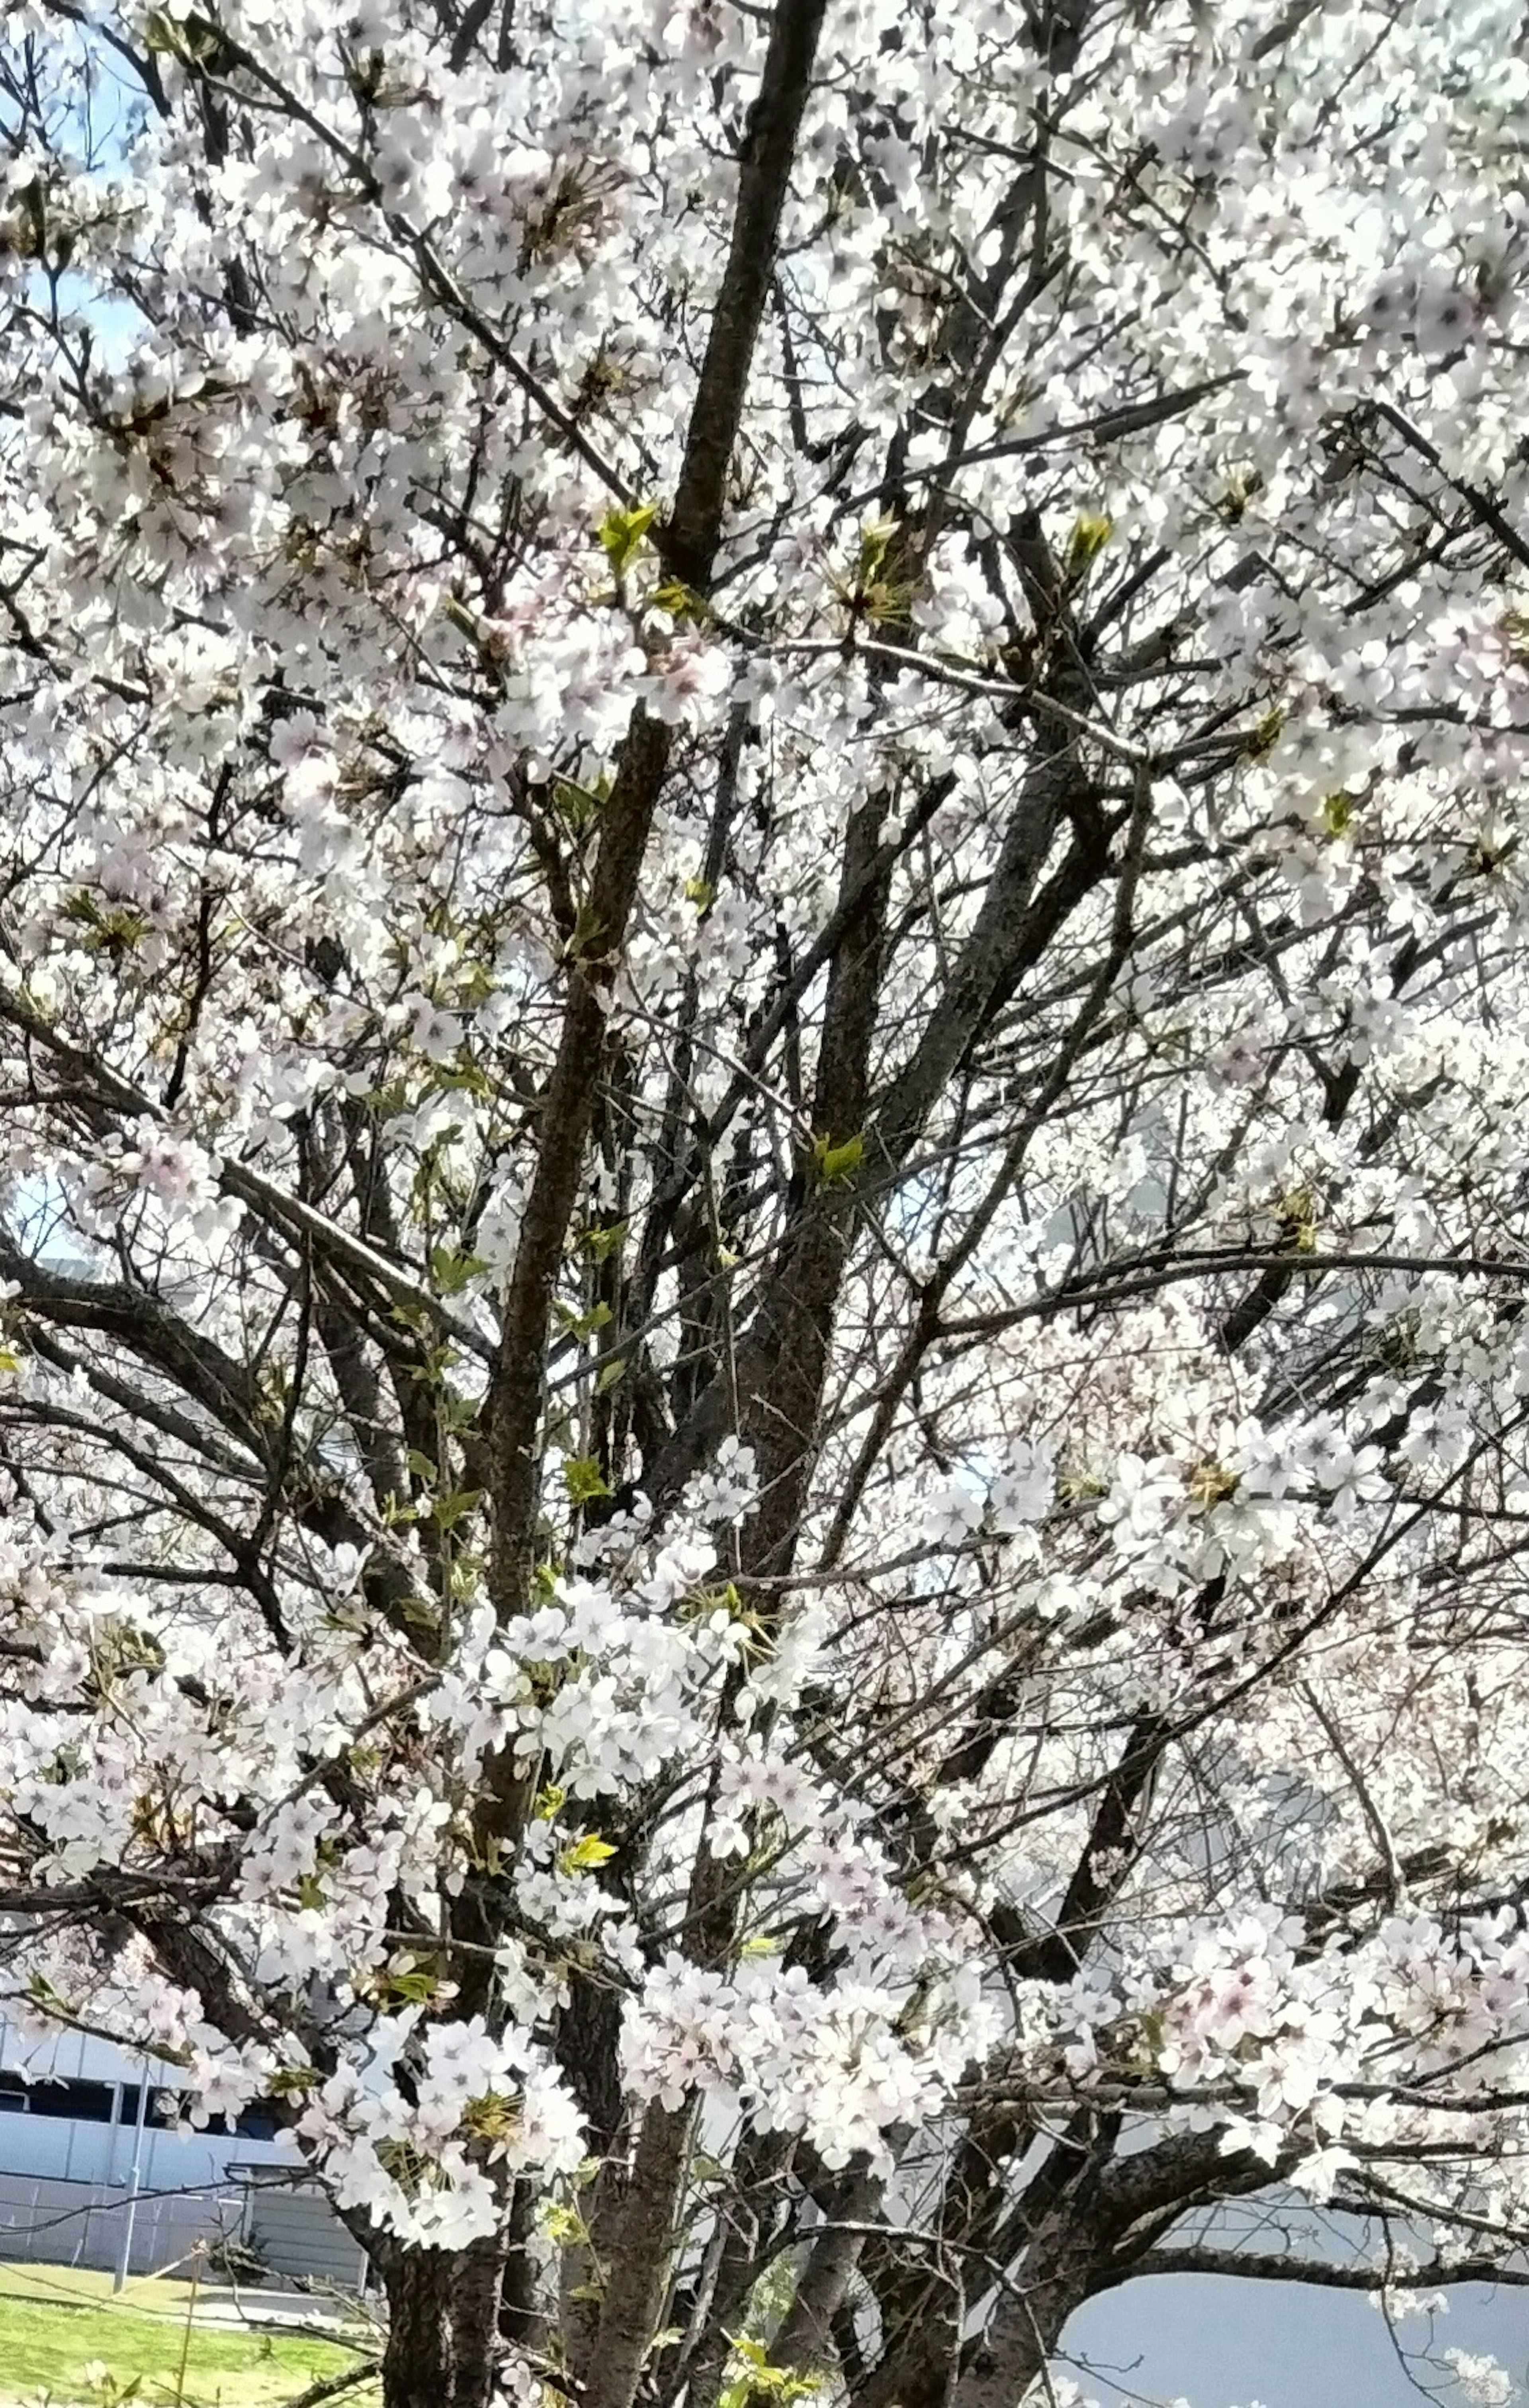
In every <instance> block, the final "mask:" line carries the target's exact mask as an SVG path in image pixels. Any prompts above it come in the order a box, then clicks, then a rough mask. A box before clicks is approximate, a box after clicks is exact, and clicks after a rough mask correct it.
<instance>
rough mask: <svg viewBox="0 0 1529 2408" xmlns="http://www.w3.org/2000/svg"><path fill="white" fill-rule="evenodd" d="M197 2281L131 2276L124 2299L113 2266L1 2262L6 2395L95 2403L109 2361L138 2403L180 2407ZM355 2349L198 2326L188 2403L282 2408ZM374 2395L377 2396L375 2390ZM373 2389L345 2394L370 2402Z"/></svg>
mask: <svg viewBox="0 0 1529 2408" xmlns="http://www.w3.org/2000/svg"><path fill="white" fill-rule="evenodd" d="M190 2287H191V2286H190V2285H189V2284H186V2283H168V2282H160V2281H140V2282H135V2283H130V2284H129V2285H128V2286H127V2288H126V2290H125V2291H124V2292H123V2295H122V2298H121V2300H113V2299H112V2296H111V2279H110V2277H109V2275H106V2274H92V2273H82V2272H78V2271H77V2270H76V2269H75V2268H73V2267H67V2266H0V2402H3V2403H5V2408H12V2403H19V2402H24V2403H27V2408H33V2403H35V2402H36V2401H37V2400H38V2399H39V2398H40V2397H46V2398H48V2399H49V2400H50V2401H52V2402H53V2403H54V2408H64V2403H65V2402H67V2403H69V2408H74V2403H75V2402H77V2401H79V2402H80V2403H83V2408H94V2403H96V2402H100V2401H104V2400H105V2399H107V2398H108V2397H109V2394H108V2393H107V2392H106V2391H105V2390H104V2389H102V2388H94V2389H93V2388H92V2386H91V2384H90V2383H89V2381H88V2380H87V2379H86V2375H85V2370H86V2369H87V2368H88V2367H91V2366H92V2365H93V2364H94V2366H95V2367H96V2368H97V2369H99V2368H100V2367H103V2366H104V2367H105V2368H106V2369H107V2370H108V2372H109V2374H110V2376H111V2378H112V2380H113V2382H114V2383H115V2385H116V2386H117V2388H118V2391H119V2392H120V2391H121V2389H122V2388H123V2386H125V2385H127V2384H129V2383H133V2382H135V2381H136V2382H137V2384H138V2386H139V2389H138V2391H137V2396H136V2401H135V2408H173V2403H174V2402H175V2401H176V2399H177V2396H178V2392H177V2386H178V2380H179V2375H180V2353H181V2349H182V2347H183V2346H184V2343H185V2315H186V2304H187V2300H188V2298H189V2295H190ZM354 2363H355V2353H354V2352H353V2351H352V2350H348V2349H345V2348H343V2347H340V2346H339V2345H337V2344H336V2343H333V2342H325V2341H321V2340H318V2339H316V2338H314V2339H310V2338H309V2336H308V2335H307V2334H301V2335H289V2334H286V2333H262V2332H259V2331H241V2330H237V2329H227V2328H223V2329H219V2328H215V2327H210V2326H207V2325H200V2324H199V2325H196V2326H195V2327H194V2328H193V2330H192V2335H191V2345H190V2348H189V2350H188V2351H187V2354H186V2383H185V2392H184V2403H185V2408H281V2402H282V2401H288V2400H295V2399H296V2397H297V2395H298V2393H299V2392H301V2391H303V2390H305V2389H306V2388H307V2386H309V2385H310V2383H314V2382H316V2381H317V2380H318V2379H319V2377H320V2376H321V2375H330V2374H339V2373H340V2372H343V2370H344V2369H345V2368H346V2367H347V2366H353V2365H354ZM370 2396H374V2395H370ZM368 2397H369V2395H368V2391H367V2390H366V2389H362V2388H359V2387H358V2388H357V2389H356V2390H355V2391H354V2392H348V2393H346V2394H345V2402H346V2408H351V2403H352V2402H353V2403H354V2408H368Z"/></svg>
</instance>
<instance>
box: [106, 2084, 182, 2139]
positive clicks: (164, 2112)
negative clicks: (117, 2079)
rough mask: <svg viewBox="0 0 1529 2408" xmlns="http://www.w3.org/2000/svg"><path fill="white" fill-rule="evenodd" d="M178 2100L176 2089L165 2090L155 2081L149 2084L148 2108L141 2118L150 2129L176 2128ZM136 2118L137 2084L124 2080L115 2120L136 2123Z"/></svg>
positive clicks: (170, 2129) (154, 2130)
mask: <svg viewBox="0 0 1529 2408" xmlns="http://www.w3.org/2000/svg"><path fill="white" fill-rule="evenodd" d="M179 2105H180V2092H179V2091H178V2090H165V2089H162V2088H161V2087H160V2085H158V2084H157V2083H151V2084H150V2085H149V2109H148V2113H147V2114H146V2115H145V2116H144V2119H143V2120H144V2122H145V2124H146V2125H147V2126H148V2128H149V2129H150V2131H151V2132H167V2131H174V2130H175V2129H177V2128H178V2127H179V2125H180V2116H179V2114H177V2112H176V2111H177V2109H178V2107H179ZM137 2120H138V2085H137V2083H136V2082H124V2083H123V2091H122V2099H121V2101H120V2103H119V2105H118V2108H117V2121H118V2123H119V2124H136V2123H137Z"/></svg>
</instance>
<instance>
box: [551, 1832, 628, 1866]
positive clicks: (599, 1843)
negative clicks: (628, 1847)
mask: <svg viewBox="0 0 1529 2408" xmlns="http://www.w3.org/2000/svg"><path fill="white" fill-rule="evenodd" d="M614 1855H615V1850H614V1848H613V1846H612V1845H611V1842H610V1841H609V1840H602V1839H599V1837H598V1836H597V1835H596V1833H595V1832H593V1831H586V1832H585V1833H584V1838H583V1839H582V1840H575V1841H574V1842H573V1845H572V1846H571V1848H565V1849H564V1850H563V1853H562V1855H561V1856H559V1857H558V1859H557V1870H558V1871H559V1872H560V1873H590V1872H593V1871H595V1869H596V1867H597V1866H599V1865H607V1864H609V1863H610V1861H611V1858H612V1857H613V1856H614Z"/></svg>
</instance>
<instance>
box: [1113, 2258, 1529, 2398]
mask: <svg viewBox="0 0 1529 2408" xmlns="http://www.w3.org/2000/svg"><path fill="white" fill-rule="evenodd" d="M1067 2349H1068V2352H1069V2355H1070V2357H1071V2358H1072V2359H1073V2361H1074V2363H1073V2364H1072V2365H1071V2367H1070V2369H1069V2371H1070V2372H1073V2373H1074V2375H1075V2379H1077V2380H1078V2381H1080V2382H1081V2383H1082V2385H1083V2388H1084V2390H1085V2391H1086V2392H1087V2393H1088V2394H1089V2396H1090V2397H1092V2398H1094V2399H1097V2400H1098V2401H1100V2402H1101V2408H1120V2403H1129V2408H1136V2403H1138V2402H1140V2401H1143V2400H1147V2401H1152V2402H1153V2403H1157V2402H1159V2401H1175V2400H1181V2399H1182V2400H1187V2401H1189V2402H1190V2408H1252V2403H1253V2402H1254V2401H1259V2402H1261V2403H1262V2408H1419V2402H1420V2400H1425V2399H1429V2398H1433V2399H1436V2400H1438V2401H1441V2402H1443V2403H1445V2408H1462V2403H1463V2401H1464V2394H1463V2393H1462V2392H1461V2390H1460V2389H1459V2388H1458V2386H1456V2385H1455V2384H1454V2383H1453V2381H1452V2380H1451V2379H1450V2371H1449V2369H1448V2368H1447V2367H1445V2366H1443V2365H1442V2364H1441V2363H1439V2362H1438V2361H1439V2359H1440V2358H1441V2354H1442V2352H1443V2351H1445V2350H1447V2349H1460V2350H1466V2351H1469V2352H1472V2353H1487V2354H1490V2355H1491V2356H1492V2357H1493V2358H1496V2359H1497V2360H1498V2361H1499V2363H1500V2364H1501V2365H1502V2366H1503V2367H1505V2368H1506V2369H1507V2372H1508V2373H1509V2374H1510V2375H1511V2376H1512V2377H1513V2379H1514V2381H1515V2383H1517V2384H1519V2385H1521V2386H1522V2384H1523V2383H1524V2382H1525V2379H1526V2374H1529V2291H1507V2290H1505V2291H1497V2292H1495V2293H1493V2292H1491V2291H1488V2290H1487V2289H1485V2288H1484V2287H1483V2286H1481V2285H1479V2284H1466V2285H1462V2286H1461V2287H1460V2288H1459V2289H1458V2290H1456V2291H1455V2292H1453V2293H1452V2294H1451V2300H1450V2313H1449V2314H1448V2315H1444V2316H1440V2317H1437V2318H1435V2319H1433V2320H1429V2319H1426V2318H1424V2317H1421V2316H1418V2317H1409V2318H1408V2319H1407V2320H1406V2322H1405V2323H1403V2324H1402V2325H1400V2326H1399V2327H1398V2328H1397V2330H1396V2333H1395V2335H1394V2337H1393V2336H1392V2333H1391V2331H1390V2330H1389V2329H1388V2328H1387V2325H1386V2320H1385V2318H1384V2317H1383V2316H1382V2315H1380V2314H1379V2312H1378V2310H1377V2309H1376V2308H1374V2307H1373V2306H1372V2305H1371V2304H1370V2301H1369V2300H1367V2299H1365V2298H1364V2297H1363V2296H1362V2295H1359V2294H1356V2293H1353V2292H1348V2291H1334V2290H1320V2289H1318V2288H1316V2287H1314V2286H1310V2285H1307V2284H1302V2283H1262V2282H1235V2281H1232V2280H1229V2279H1227V2278H1225V2277H1222V2276H1216V2275H1201V2274H1164V2275H1160V2276H1158V2277H1156V2278H1155V2279H1154V2280H1152V2281H1150V2282H1144V2283H1127V2284H1124V2285H1122V2286H1121V2287H1120V2289H1119V2290H1118V2291H1112V2292H1110V2293H1108V2294H1106V2296H1105V2297H1104V2298H1103V2299H1100V2300H1091V2301H1090V2302H1089V2306H1088V2307H1087V2308H1086V2309H1084V2311H1083V2312H1082V2314H1081V2315H1077V2316H1075V2318H1074V2320H1073V2322H1072V2324H1071V2325H1070V2326H1069V2328H1068V2330H1067ZM1403 2350H1405V2351H1406V2354H1407V2355H1406V2358H1403V2357H1401V2356H1400V2355H1399V2351H1403ZM1080 2361H1081V2363H1080ZM1112 2376H1113V2378H1114V2379H1113V2381H1112V2380H1111V2377H1112Z"/></svg>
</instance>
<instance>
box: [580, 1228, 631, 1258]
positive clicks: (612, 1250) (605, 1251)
mask: <svg viewBox="0 0 1529 2408" xmlns="http://www.w3.org/2000/svg"><path fill="white" fill-rule="evenodd" d="M626 1242H627V1224H626V1222H625V1221H601V1222H599V1223H597V1225H596V1226H595V1227H593V1228H591V1229H586V1230H585V1231H584V1235H583V1237H582V1238H581V1239H580V1240H579V1243H580V1245H581V1246H582V1247H583V1248H584V1253H585V1254H588V1255H589V1256H590V1257H591V1258H592V1259H593V1260H594V1261H595V1262H597V1263H603V1262H608V1261H609V1260H610V1257H611V1256H612V1255H613V1254H619V1253H620V1252H621V1249H622V1247H623V1246H624V1245H625V1244H626Z"/></svg>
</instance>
